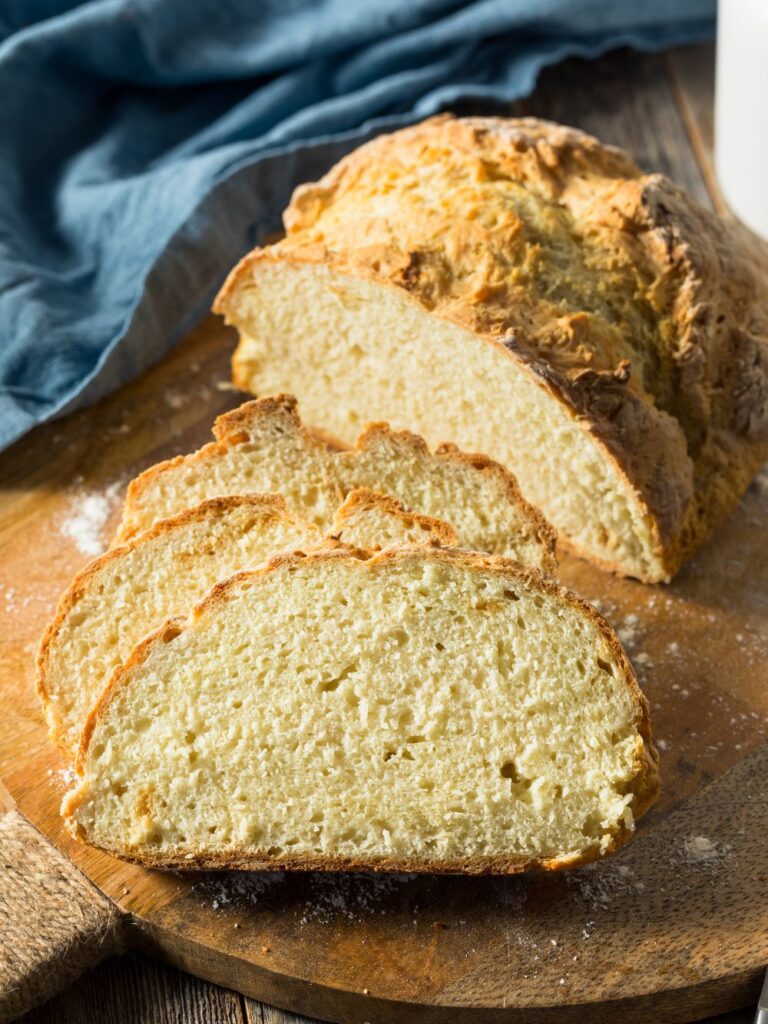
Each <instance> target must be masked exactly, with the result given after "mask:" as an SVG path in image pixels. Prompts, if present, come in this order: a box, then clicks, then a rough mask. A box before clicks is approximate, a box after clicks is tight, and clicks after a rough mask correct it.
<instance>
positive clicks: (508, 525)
mask: <svg viewBox="0 0 768 1024" xmlns="http://www.w3.org/2000/svg"><path fill="white" fill-rule="evenodd" d="M213 430H214V435H215V437H216V441H215V442H214V443H213V444H208V445H206V446H205V447H204V448H201V449H200V450H199V451H197V452H195V453H194V454H192V455H185V456H179V457H178V458H175V459H171V460H170V461H169V462H161V463H160V464H159V465H157V466H153V467H152V468H151V469H148V470H147V471H146V472H145V473H142V475H141V476H139V477H138V478H137V479H136V480H134V481H133V482H132V483H131V484H130V486H129V488H128V494H127V497H126V503H125V509H124V513H123V519H122V523H121V525H120V529H119V531H118V540H125V539H128V538H130V537H133V536H135V535H136V534H138V533H140V532H141V531H142V530H146V529H148V528H149V527H151V526H152V524H153V523H154V522H157V520H158V519H163V518H166V517H167V516H170V515H174V514H175V513H177V512H178V511H180V510H181V509H183V508H187V507H188V506H190V505H194V504H196V503H197V502H199V501H202V500H203V499H205V498H210V497H213V496H214V495H222V494H237V493H240V492H242V491H248V490H259V491H273V492H276V493H279V494H282V495H284V496H285V498H286V500H287V502H288V504H289V506H290V507H291V508H292V509H293V510H294V511H296V512H298V513H299V514H300V515H301V516H303V517H304V518H305V519H308V520H310V521H311V522H313V523H315V524H316V525H318V526H319V527H320V528H321V529H323V530H324V531H327V530H329V529H330V528H331V525H332V522H333V516H334V513H335V511H336V509H337V508H338V506H339V504H340V502H341V500H342V497H344V496H346V495H347V494H349V492H350V491H352V490H355V489H357V488H359V487H367V488H369V489H372V490H374V491H379V492H384V493H386V494H388V495H390V496H391V497H393V498H396V499H397V500H399V501H400V502H402V503H403V504H404V505H405V506H406V507H407V508H409V509H411V510H412V511H414V512H416V513H419V514H422V515H427V516H435V517H438V518H440V519H443V520H445V521H446V522H448V523H449V524H450V525H451V526H452V527H453V528H454V530H455V531H456V534H457V535H458V540H459V544H460V545H461V546H462V547H465V548H468V549H470V550H475V551H484V552H488V553H490V554H500V555H505V556H507V557H510V558H515V559H517V560H518V561H521V562H523V563H524V564H526V565H530V566H533V567H534V568H537V569H541V570H542V571H544V572H546V573H549V574H554V573H555V571H556V569H557V562H556V559H555V534H554V532H553V530H552V529H551V527H550V526H549V525H548V523H547V522H546V521H545V520H544V518H543V517H542V515H541V514H540V513H539V512H538V510H537V509H535V508H533V506H531V505H529V504H528V503H527V502H526V501H524V500H523V498H522V497H521V496H520V491H519V489H518V487H517V484H516V483H515V480H514V478H513V477H512V476H511V475H510V474H509V473H508V472H507V471H506V470H505V469H504V468H503V467H501V466H499V465H498V464H497V463H494V462H492V461H491V460H490V459H487V458H485V457H484V456H482V455H467V454H465V453H463V452H460V451H459V450H458V449H457V448H455V447H453V446H451V445H443V446H442V447H440V448H438V449H437V450H436V451H435V452H430V450H429V448H428V447H427V446H426V444H425V443H424V441H423V440H422V439H421V438H420V437H417V436H416V435H415V434H410V433H408V432H406V431H403V432H401V433H395V432H393V431H392V430H390V429H389V427H388V426H387V425H386V424H385V423H376V424H370V425H369V426H368V427H367V428H366V429H365V430H364V432H363V433H362V435H361V436H360V437H359V438H358V441H357V445H356V447H355V448H354V449H353V450H352V451H348V452H339V451H338V450H337V449H336V448H334V447H333V446H332V445H330V444H329V443H326V442H324V441H321V440H319V438H318V437H317V436H316V435H315V434H314V433H312V432H311V431H309V430H308V429H307V428H306V427H304V426H302V423H301V420H300V419H299V415H298V412H297V408H296V399H295V398H293V397H292V396H290V395H277V396H274V397H268V398H262V399H259V400H258V401H256V402H248V403H246V404H245V405H243V406H241V407H240V408H239V409H236V410H235V411H234V412H231V413H227V414H225V415H224V416H220V417H219V418H218V419H217V420H216V423H215V425H214V428H213Z"/></svg>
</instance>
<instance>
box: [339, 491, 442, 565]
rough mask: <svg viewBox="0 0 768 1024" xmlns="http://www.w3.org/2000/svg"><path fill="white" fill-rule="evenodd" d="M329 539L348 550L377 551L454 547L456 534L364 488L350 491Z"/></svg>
mask: <svg viewBox="0 0 768 1024" xmlns="http://www.w3.org/2000/svg"><path fill="white" fill-rule="evenodd" d="M331 537H332V538H333V539H335V540H338V541H340V542H341V543H342V544H346V546H347V547H350V548H363V549H365V550H368V551H380V550H381V548H386V547H391V546H392V545H393V544H400V545H404V544H405V545H408V544H437V545H439V546H440V547H444V548H452V547H457V546H458V543H459V540H458V537H457V536H456V531H455V530H454V528H453V527H452V526H449V525H448V523H446V522H443V520H442V519H436V518H435V517H434V516H420V515H418V514H417V513H415V512H409V511H408V509H407V508H406V507H405V505H403V503H402V502H400V501H396V500H395V499H394V498H390V497H388V496H387V495H386V494H379V493H377V492H376V491H372V490H370V489H369V488H367V487H358V488H356V489H355V490H354V491H350V492H349V494H348V495H347V497H346V500H345V502H344V504H343V505H342V506H341V508H340V509H339V511H338V512H337V513H336V515H335V516H334V517H333V525H332V526H331Z"/></svg>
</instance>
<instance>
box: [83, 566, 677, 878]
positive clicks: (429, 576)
mask: <svg viewBox="0 0 768 1024" xmlns="http://www.w3.org/2000/svg"><path fill="white" fill-rule="evenodd" d="M656 763H657V761H656V754H655V751H654V749H653V746H652V743H651V739H650V727H649V720H648V709H647V705H646V702H645V700H644V698H643V696H642V694H641V693H640V691H639V689H638V686H637V682H636V680H635V677H634V675H633V673H632V669H631V667H630V665H629V662H628V661H627V658H626V657H625V655H624V653H623V651H622V649H621V646H620V644H619V642H618V640H617V638H616V636H615V634H614V633H613V631H612V630H611V629H610V627H609V626H608V625H607V624H606V623H605V622H604V621H603V620H602V619H601V618H600V617H599V616H598V615H597V613H596V612H595V611H594V610H593V609H592V608H591V607H590V606H589V605H587V604H586V603H585V602H583V601H582V600H581V599H580V598H577V597H575V596H574V595H573V594H570V593H568V592H567V591H566V590H564V589H562V588H560V587H558V586H556V585H555V584H553V583H552V582H550V581H548V580H547V579H546V578H545V577H543V576H542V575H541V574H540V573H538V572H536V571H534V570H527V569H524V568H523V567H521V566H520V565H519V564H518V563H515V562H511V561H508V560H506V559H501V558H494V557H485V556H481V555H478V554H474V553H469V552H465V551H460V550H457V549H431V548H429V547H426V546H422V547H410V548H409V547H392V548H388V549H387V550H385V551H384V552H381V553H380V554H378V555H375V556H373V557H371V558H369V559H367V560H365V559H363V558H361V557H355V556H354V555H353V554H350V553H347V552H345V551H341V550H336V551H325V552H315V553H311V554H308V555H306V556H301V555H289V556H282V557H279V558H277V559H275V560H273V561H272V562H271V563H269V564H268V565H267V566H266V567H262V568H261V569H258V570H256V571H254V572H247V573H242V574H238V575H236V576H233V577H231V578H230V579H229V580H226V581H224V582H223V583H220V584H218V585H217V586H216V587H214V588H213V590H212V591H211V592H210V593H209V594H208V595H207V597H206V598H205V599H204V600H203V601H202V603H201V604H199V605H198V606H197V607H196V608H195V610H194V611H193V612H192V614H191V615H190V616H189V617H188V618H187V619H177V620H171V621H169V622H167V623H165V625H163V626H162V627H161V628H160V629H159V630H158V631H157V632H156V633H154V634H153V635H152V636H151V637H148V638H147V639H145V640H144V641H143V642H142V643H141V644H140V645H139V646H138V647H137V648H136V650H135V651H134V652H133V654H132V655H131V657H130V658H129V660H128V662H127V663H126V665H125V666H124V667H123V668H122V669H121V670H120V671H119V672H118V673H117V674H116V675H115V676H114V677H113V679H112V682H111V683H110V685H109V687H108V689H107V691H106V692H105V693H104V695H103V696H102V698H101V700H100V701H99V703H98V705H97V707H96V708H95V709H94V711H93V712H92V714H91V715H90V717H89V719H88V723H87V725H86V728H85V730H84V732H83V738H82V742H81V746H80V750H79V754H78V771H79V773H80V775H81V779H80V782H79V784H78V786H77V787H76V788H75V789H74V790H73V791H72V792H70V793H69V794H68V796H67V797H66V798H65V802H64V806H63V813H64V815H65V817H66V819H67V824H68V826H69V828H70V829H71V831H72V832H73V833H74V834H75V835H76V836H77V837H78V838H79V839H81V840H83V841H84V842H86V843H90V844H92V845H94V846H97V847H99V848H101V849H103V850H106V851H108V852H110V853H113V854H115V855H117V856H120V857H125V858H128V859H130V860H134V861H137V862H139V863H142V864H146V865H151V866H157V867H174V868H237V869H248V870H251V869H263V868H306V869H312V870H316V869H319V870H339V869H366V870H367V869H375V870H397V871H401V870H405V871H461V872H470V873H489V872H516V871H522V870H524V869H526V868H529V867H534V866H537V867H544V868H560V867H566V866H569V865H573V864H578V863H582V862H584V861H587V860H590V859H593V858H596V857H599V856H600V855H602V854H605V853H607V852H609V851H610V850H613V849H615V848H616V847H617V846H619V845H620V844H621V843H623V842H624V841H625V840H626V839H627V838H628V837H629V836H630V834H631V832H632V830H633V828H634V821H635V819H636V818H637V817H638V816H639V815H640V814H642V813H643V811H644V810H645V809H646V808H647V807H648V805H649V804H650V803H651V802H652V801H653V799H654V797H655V794H656V790H657V784H658V783H657V771H656Z"/></svg>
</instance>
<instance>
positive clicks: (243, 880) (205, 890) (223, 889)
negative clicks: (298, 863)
mask: <svg viewBox="0 0 768 1024" xmlns="http://www.w3.org/2000/svg"><path fill="white" fill-rule="evenodd" d="M284 882H285V872H284V871H263V872H261V871H248V872H239V871H238V872H233V873H232V874H228V875H217V876H216V877H214V878H211V879H206V880H205V881H204V882H201V883H200V884H199V885H196V886H195V887H194V892H195V893H196V894H197V895H199V896H201V897H202V898H203V899H204V900H205V902H206V903H210V905H211V907H212V908H213V909H214V910H221V909H222V907H226V906H230V905H232V904H236V905H238V904H239V905H240V906H242V905H246V906H251V907H257V906H259V904H261V903H263V902H264V900H265V898H267V897H268V896H269V895H270V894H271V893H274V892H275V891H276V890H277V889H279V888H280V887H281V886H282V885H283V883H284Z"/></svg>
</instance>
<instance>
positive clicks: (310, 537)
mask: <svg viewBox="0 0 768 1024" xmlns="http://www.w3.org/2000/svg"><path fill="white" fill-rule="evenodd" d="M322 539H323V538H322V534H321V533H320V531H319V530H317V529H316V528H314V527H313V526H312V525H311V524H309V523H305V522H302V521H301V520H300V519H298V517H296V516H293V515H290V514H289V513H288V510H287V509H286V508H285V507H284V506H283V508H282V509H275V508H274V507H273V505H272V504H271V503H267V504H265V505H264V506H263V507H260V506H259V505H258V504H255V505H254V504H253V503H251V502H244V503H240V504H234V505H233V506H232V507H230V508H228V509H227V510H225V511H223V512H221V511H219V510H218V509H216V508H211V509H210V512H209V514H202V515H198V516H197V517H196V518H195V519H194V520H192V521H186V522H185V521H181V522H178V524H177V525H176V526H173V527H172V528H171V529H161V530H157V531H155V533H154V535H153V536H150V537H149V538H148V539H147V540H145V541H142V542H140V543H137V544H135V545H133V546H132V547H131V548H128V549H116V550H115V552H114V553H112V554H108V555H106V556H104V557H102V558H101V559H98V560H97V561H96V562H95V563H93V565H92V567H91V570H90V576H89V577H88V578H86V579H85V580H83V581H82V582H81V583H79V582H78V581H76V582H75V587H76V592H77V598H76V599H75V600H74V602H73V603H72V605H71V607H70V608H69V610H68V612H67V613H66V615H65V617H64V619H63V621H62V622H61V623H60V624H59V626H58V628H57V629H56V631H55V633H54V634H53V636H52V638H51V643H50V646H49V647H48V649H47V653H46V655H45V658H44V661H43V663H42V666H41V668H42V669H43V671H44V687H45V694H46V698H47V700H46V714H47V718H48V723H49V726H50V728H51V729H52V731H53V732H54V734H55V735H56V736H57V738H59V739H60V741H61V743H62V745H63V746H64V747H65V748H66V749H67V750H69V751H71V752H74V750H75V749H76V747H77V744H78V742H79V740H80V733H81V731H82V728H83V725H84V723H85V718H86V715H87V714H88V712H89V711H90V710H91V707H92V706H93V705H94V704H95V702H96V701H97V700H98V698H99V697H100V696H101V693H102V691H103V690H104V687H105V686H106V685H107V683H108V682H109V679H110V676H111V675H112V673H113V672H114V671H115V669H116V668H117V667H118V666H119V665H121V664H122V663H123V662H124V661H125V659H126V658H127V657H128V655H129V654H130V653H131V651H132V650H133V648H134V647H135V646H136V644H137V643H138V642H139V640H141V639H142V637H144V636H146V635H147V633H149V632H151V631H152V630H153V629H155V628H157V626H159V625H160V624H161V623H162V621H163V620H164V619H166V618H169V617H171V616H174V615H179V614H186V612H187V611H188V610H189V609H190V608H191V607H192V606H193V605H194V604H195V603H196V602H197V601H199V600H200V599H201V598H202V596H203V595H204V594H205V592H206V591H207V590H208V589H209V588H210V587H212V586H213V584H214V583H215V582H216V581H217V580H219V579H221V578H222V577H224V576H228V575H230V574H231V573H233V572H236V571H237V570H238V569H243V568H246V567H247V566H252V565H257V564H258V563H259V562H262V561H264V560H265V559H266V558H268V557H269V556H270V555H273V554H276V553H277V552H279V551H285V550H286V549H288V550H297V549H301V548H307V547H310V548H311V547H316V546H317V545H318V544H320V543H322Z"/></svg>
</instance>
